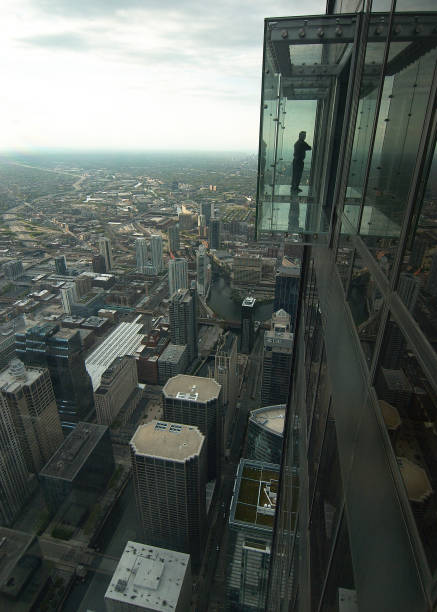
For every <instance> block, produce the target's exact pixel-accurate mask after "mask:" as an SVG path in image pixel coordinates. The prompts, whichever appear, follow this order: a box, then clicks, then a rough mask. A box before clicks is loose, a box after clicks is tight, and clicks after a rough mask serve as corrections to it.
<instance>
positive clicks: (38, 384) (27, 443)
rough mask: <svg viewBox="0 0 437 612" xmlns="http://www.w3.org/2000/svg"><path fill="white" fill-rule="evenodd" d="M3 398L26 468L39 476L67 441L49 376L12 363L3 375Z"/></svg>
mask: <svg viewBox="0 0 437 612" xmlns="http://www.w3.org/2000/svg"><path fill="white" fill-rule="evenodd" d="M0 395H1V397H2V398H3V405H5V404H6V405H7V407H8V409H9V412H10V415H11V417H12V421H13V423H14V427H15V431H16V433H17V436H18V440H19V443H20V446H21V450H22V453H23V457H24V461H25V463H26V468H27V470H28V471H29V472H34V473H38V472H39V471H40V469H41V468H42V466H43V465H44V464H45V463H46V462H47V461H48V460H49V459H50V457H51V456H52V455H53V453H54V452H55V450H56V449H57V448H58V447H59V446H60V445H61V444H62V442H63V440H64V437H63V435H62V429H61V422H60V420H59V415H58V409H57V406H56V400H55V395H54V393H53V388H52V383H51V381H50V375H49V372H48V370H47V369H45V368H26V367H25V365H24V364H23V362H22V361H20V360H19V359H13V360H12V361H11V362H10V364H9V368H7V369H6V370H3V371H2V372H1V373H0Z"/></svg>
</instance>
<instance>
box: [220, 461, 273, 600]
mask: <svg viewBox="0 0 437 612" xmlns="http://www.w3.org/2000/svg"><path fill="white" fill-rule="evenodd" d="M278 480H279V465H275V464H273V463H263V462H260V461H250V460H248V459H241V460H240V463H239V465H238V469H237V475H236V479H235V484H234V491H233V496H232V501H231V508H230V512H229V536H228V551H227V564H226V591H227V597H228V601H227V603H228V609H229V610H242V611H246V610H247V611H250V610H253V611H254V612H255V611H257V612H258V611H259V612H264V610H265V605H266V598H267V584H268V580H267V579H268V574H269V565H270V554H271V545H272V534H273V525H274V520H275V511H276V500H277V494H278Z"/></svg>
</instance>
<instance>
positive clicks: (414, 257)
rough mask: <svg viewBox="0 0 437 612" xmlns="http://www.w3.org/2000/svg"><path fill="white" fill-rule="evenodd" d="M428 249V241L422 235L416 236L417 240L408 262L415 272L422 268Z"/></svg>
mask: <svg viewBox="0 0 437 612" xmlns="http://www.w3.org/2000/svg"><path fill="white" fill-rule="evenodd" d="M426 249H427V242H426V240H425V239H424V238H422V237H421V236H420V235H419V236H416V239H415V240H414V244H413V247H412V249H411V252H410V258H409V260H408V263H409V264H410V266H412V267H413V268H414V269H415V270H419V269H420V268H421V267H422V265H423V259H424V257H425V253H426Z"/></svg>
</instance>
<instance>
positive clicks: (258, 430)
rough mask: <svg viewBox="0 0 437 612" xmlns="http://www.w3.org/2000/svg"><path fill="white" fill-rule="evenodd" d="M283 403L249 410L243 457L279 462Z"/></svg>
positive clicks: (282, 427)
mask: <svg viewBox="0 0 437 612" xmlns="http://www.w3.org/2000/svg"><path fill="white" fill-rule="evenodd" d="M284 421H285V404H281V405H279V406H265V407H263V408H257V409H256V410H251V411H250V413H249V423H248V427H247V446H246V453H245V457H247V458H248V459H254V460H255V461H265V462H267V463H277V464H280V463H281V456H282V442H283V437H284Z"/></svg>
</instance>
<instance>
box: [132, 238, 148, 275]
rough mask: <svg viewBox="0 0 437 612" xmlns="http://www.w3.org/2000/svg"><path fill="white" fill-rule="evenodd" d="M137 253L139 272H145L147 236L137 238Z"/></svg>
mask: <svg viewBox="0 0 437 612" xmlns="http://www.w3.org/2000/svg"><path fill="white" fill-rule="evenodd" d="M135 255H136V262H137V272H140V273H141V274H142V273H144V270H145V267H146V262H147V242H146V239H145V238H137V239H136V240H135Z"/></svg>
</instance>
